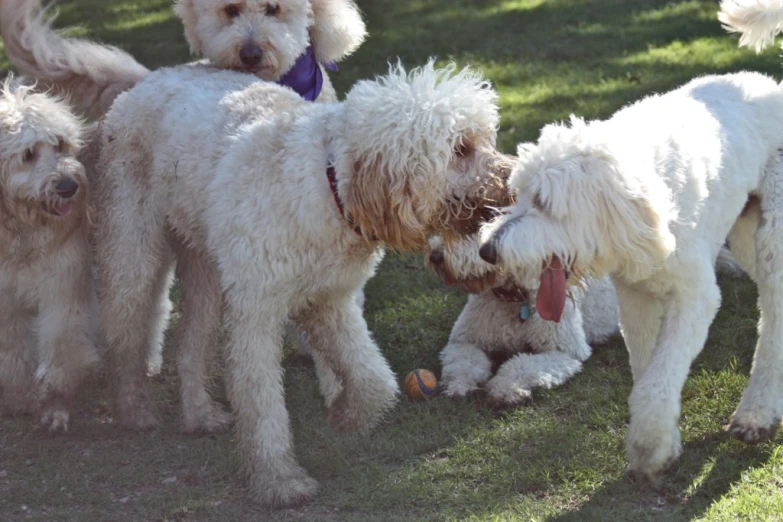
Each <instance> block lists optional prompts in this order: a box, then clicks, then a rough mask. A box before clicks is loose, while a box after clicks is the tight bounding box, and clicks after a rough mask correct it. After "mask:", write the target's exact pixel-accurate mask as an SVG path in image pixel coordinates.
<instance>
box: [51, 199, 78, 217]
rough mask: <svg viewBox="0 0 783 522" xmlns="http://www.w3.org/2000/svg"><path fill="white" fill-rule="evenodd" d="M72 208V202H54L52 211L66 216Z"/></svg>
mask: <svg viewBox="0 0 783 522" xmlns="http://www.w3.org/2000/svg"><path fill="white" fill-rule="evenodd" d="M72 210H73V202H71V201H66V202H63V203H55V205H54V211H55V212H56V213H57V215H58V216H62V217H65V216H68V215H70V213H71V211H72Z"/></svg>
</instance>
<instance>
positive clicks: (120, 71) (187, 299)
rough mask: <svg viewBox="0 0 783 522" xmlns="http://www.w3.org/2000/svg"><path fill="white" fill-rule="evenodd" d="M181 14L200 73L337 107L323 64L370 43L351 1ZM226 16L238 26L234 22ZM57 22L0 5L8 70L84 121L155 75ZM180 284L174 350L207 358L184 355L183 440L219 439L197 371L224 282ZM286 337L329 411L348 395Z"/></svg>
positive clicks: (155, 362)
mask: <svg viewBox="0 0 783 522" xmlns="http://www.w3.org/2000/svg"><path fill="white" fill-rule="evenodd" d="M272 7H274V9H272ZM175 11H176V12H177V14H178V15H179V16H180V17H181V18H182V19H183V22H184V23H185V33H186V36H187V38H188V41H189V42H190V44H191V47H192V49H193V50H194V52H197V53H203V54H204V55H205V56H207V57H208V58H209V59H208V60H207V61H206V62H200V64H202V65H204V64H206V65H213V66H218V67H222V68H228V69H233V70H238V71H243V72H248V73H254V74H256V75H257V76H259V77H261V78H263V79H267V80H270V81H275V82H278V83H280V84H282V85H285V86H287V87H289V88H291V89H293V90H294V91H295V92H297V93H298V94H299V95H300V96H302V97H303V99H307V100H310V101H313V100H315V101H319V102H333V101H336V99H337V98H336V95H335V92H334V89H333V88H332V86H331V83H330V82H329V79H328V76H327V75H326V74H325V73H324V72H323V68H324V67H323V65H320V64H324V63H328V62H333V61H338V60H341V59H343V58H344V57H346V56H348V55H349V54H351V53H352V52H353V51H354V50H355V49H356V48H357V47H358V46H359V45H360V44H361V43H362V41H363V40H364V37H365V35H366V30H365V26H364V22H363V21H362V19H361V15H360V13H359V11H358V8H357V7H356V5H355V3H354V2H353V1H352V0H309V1H308V0H291V1H288V0H287V1H285V2H277V3H268V2H259V1H247V2H241V3H237V2H225V1H222V2H215V1H214V0H209V1H208V2H205V1H202V0H179V1H178V2H177V3H176V5H175ZM229 11H230V12H232V13H233V14H234V16H228V12H229ZM53 22H54V17H51V18H49V19H48V20H47V19H46V12H45V10H44V9H43V8H42V6H41V3H40V1H39V0H3V1H2V2H0V32H2V36H3V39H4V41H5V45H6V52H7V53H8V56H9V59H10V60H11V62H12V63H13V64H14V65H15V66H16V67H17V68H18V69H20V70H21V71H22V72H24V73H26V74H27V75H29V76H30V77H33V78H35V79H36V80H37V81H38V83H39V88H48V89H50V90H51V91H52V92H54V93H60V94H61V95H64V96H67V97H68V99H69V100H70V101H71V102H72V103H74V104H75V107H76V108H77V109H78V110H79V111H81V112H82V113H85V114H90V115H92V116H95V117H102V116H103V115H104V114H105V112H106V111H107V110H108V109H109V107H111V105H112V103H113V102H114V100H115V99H116V97H117V96H118V95H119V94H120V93H122V92H123V91H125V90H127V89H129V88H131V87H132V86H133V85H135V84H136V83H138V82H139V81H140V80H141V79H143V78H144V77H146V76H147V75H148V74H150V71H149V70H148V69H147V68H145V67H144V66H142V65H141V64H139V63H138V62H136V60H135V59H134V58H133V57H132V56H130V55H128V54H127V53H125V52H124V51H122V50H120V49H117V48H115V47H111V46H105V45H100V44H97V43H95V42H90V41H86V40H81V39H76V38H65V37H63V36H62V35H61V34H60V33H58V32H56V31H54V30H53V29H52V23H53ZM308 46H310V47H308ZM249 48H253V49H255V48H257V49H261V50H263V59H262V60H261V61H260V62H259V63H257V64H251V65H250V66H248V65H247V64H245V65H243V64H242V63H241V62H242V60H241V56H245V55H246V54H247V53H248V52H249V51H248V49H249ZM255 52H256V51H253V53H255ZM259 52H260V51H259ZM243 53H244V54H243ZM297 56H300V59H298V60H297V59H296V57H297ZM245 59H246V60H247V56H245ZM173 275H174V273H170V274H168V275H167V276H166V278H165V280H164V281H163V282H162V286H161V289H160V292H161V294H165V295H168V292H169V288H170V287H171V285H172V283H173ZM176 275H177V277H178V278H179V279H180V280H181V281H182V283H183V295H182V300H181V311H182V317H181V319H180V326H179V328H178V332H177V334H176V335H175V339H176V340H175V344H176V345H178V346H183V345H186V346H190V347H194V348H191V349H190V350H189V352H190V353H191V354H192V353H200V354H203V355H202V356H200V357H196V358H194V357H192V356H191V355H184V354H183V351H182V350H179V353H180V354H181V355H182V357H179V358H178V361H177V362H178V369H179V372H180V374H181V375H183V374H192V375H193V376H194V378H193V379H183V380H182V381H181V383H182V385H181V390H180V394H181V398H182V399H181V400H182V429H183V431H185V432H186V433H193V432H207V433H209V432H214V431H220V430H223V429H225V428H226V427H227V426H228V425H229V423H230V422H231V418H230V416H229V415H228V414H226V413H225V412H223V411H222V409H221V408H220V407H218V406H217V405H216V404H214V403H213V402H212V401H211V400H210V399H209V397H208V395H207V394H206V392H205V390H206V388H207V382H206V375H207V374H208V372H207V371H206V369H205V368H201V367H197V366H196V368H194V366H195V365H198V364H201V363H200V361H205V360H206V357H207V354H208V353H210V352H211V348H212V347H213V346H214V345H216V344H217V338H216V335H217V329H218V325H219V324H220V311H221V299H220V289H219V285H218V282H217V275H216V274H215V271H214V267H212V266H211V265H209V264H208V263H207V260H206V259H204V258H203V256H201V257H192V258H190V259H188V261H187V263H185V262H180V263H178V264H177V268H176ZM356 300H357V303H358V304H359V306H360V307H362V306H363V303H364V292H363V290H362V289H360V290H359V291H357V293H356ZM158 305H159V306H158V308H157V312H156V314H155V316H154V323H155V325H156V326H155V327H154V328H153V329H154V331H155V332H156V340H155V342H152V343H151V352H150V356H149V362H148V372H149V373H150V374H156V373H158V372H159V371H160V369H161V365H162V363H163V357H162V346H163V344H164V333H165V331H166V328H167V326H168V323H169V317H170V314H171V310H172V304H171V302H170V301H169V300H168V299H161V300H160V302H159V303H158ZM289 333H291V334H293V338H294V339H295V340H297V341H298V345H299V347H300V349H301V350H302V351H303V352H309V353H310V354H311V355H312V357H313V359H314V361H315V368H316V373H317V375H318V377H319V386H320V389H321V391H322V394H323V396H324V398H325V401H326V403H327V405H329V404H331V402H332V401H333V400H334V398H335V397H336V396H337V395H338V394H339V392H340V389H341V384H340V379H339V377H337V376H336V375H335V374H334V372H332V371H331V370H330V369H329V366H328V364H327V363H326V361H325V360H324V359H323V357H321V356H320V354H318V353H317V352H313V351H312V350H310V349H309V343H308V342H306V341H307V339H306V337H307V336H306V334H305V333H304V332H302V331H301V330H300V329H296V328H290V329H289ZM183 357H184V360H183ZM200 379H204V382H201V381H200Z"/></svg>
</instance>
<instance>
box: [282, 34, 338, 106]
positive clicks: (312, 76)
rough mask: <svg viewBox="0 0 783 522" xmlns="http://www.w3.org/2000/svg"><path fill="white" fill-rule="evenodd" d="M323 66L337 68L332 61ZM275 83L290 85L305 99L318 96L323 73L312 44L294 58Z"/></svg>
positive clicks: (329, 68) (333, 69) (310, 99)
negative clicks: (286, 70)
mask: <svg viewBox="0 0 783 522" xmlns="http://www.w3.org/2000/svg"><path fill="white" fill-rule="evenodd" d="M324 67H325V68H326V70H328V71H332V72H334V71H336V70H337V65H335V64H334V63H327V64H324ZM277 83H279V84H280V85H284V86H286V87H290V88H291V89H293V90H294V91H296V92H297V93H298V94H299V96H301V97H302V98H304V99H305V100H307V101H315V99H316V98H318V95H319V94H321V88H322V87H323V85H324V73H323V72H322V71H321V68H320V67H319V66H318V62H317V61H316V60H315V53H314V52H313V47H312V46H309V47H308V48H307V50H306V51H305V52H304V54H303V55H302V56H300V57H299V58H297V59H296V63H294V66H293V67H291V70H290V71H288V72H287V73H285V75H283V77H282V78H280V80H279V81H278V82H277Z"/></svg>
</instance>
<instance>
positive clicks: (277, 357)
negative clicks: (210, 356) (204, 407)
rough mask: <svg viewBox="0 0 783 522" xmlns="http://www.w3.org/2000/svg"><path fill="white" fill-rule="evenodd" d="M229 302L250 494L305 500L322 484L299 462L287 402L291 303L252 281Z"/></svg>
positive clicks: (284, 501) (231, 360)
mask: <svg viewBox="0 0 783 522" xmlns="http://www.w3.org/2000/svg"><path fill="white" fill-rule="evenodd" d="M278 295H279V293H278ZM225 303H226V307H225V312H226V316H225V318H226V324H227V327H228V336H229V342H228V347H227V354H226V355H227V357H226V363H227V369H228V390H229V397H230V399H231V404H232V405H233V407H234V410H235V413H236V429H237V435H238V439H239V446H240V454H241V456H242V458H243V460H244V466H245V471H246V472H247V474H248V477H249V480H250V495H251V497H252V498H253V500H255V501H256V502H259V503H262V504H266V505H270V506H273V507H284V506H292V505H296V504H299V503H301V502H303V501H305V500H307V499H309V498H310V497H312V496H313V495H314V494H315V492H316V490H317V487H318V485H317V483H316V481H315V480H313V479H312V478H310V477H309V476H308V475H307V473H306V472H305V470H304V469H302V468H301V467H300V466H299V465H298V464H297V462H296V459H295V457H294V451H293V441H292V438H291V429H290V425H289V418H288V411H287V410H286V407H285V397H284V391H283V368H282V364H281V362H282V356H283V355H282V351H283V327H284V324H285V321H286V319H287V316H288V307H287V306H286V305H285V303H281V300H280V299H275V298H272V297H270V296H269V295H268V294H264V293H263V292H262V291H261V290H260V289H258V288H255V287H253V285H252V282H243V283H242V284H241V285H240V284H235V285H232V288H231V290H229V291H227V292H226V293H225Z"/></svg>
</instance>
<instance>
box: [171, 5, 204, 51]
mask: <svg viewBox="0 0 783 522" xmlns="http://www.w3.org/2000/svg"><path fill="white" fill-rule="evenodd" d="M174 14H176V15H177V16H178V17H179V19H180V20H182V24H183V25H184V26H185V39H186V40H187V41H188V45H189V46H190V52H191V53H193V54H195V55H199V54H201V47H202V46H201V40H199V37H198V33H197V32H196V24H197V23H198V18H197V17H196V13H195V7H194V6H193V0H175V2H174Z"/></svg>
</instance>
